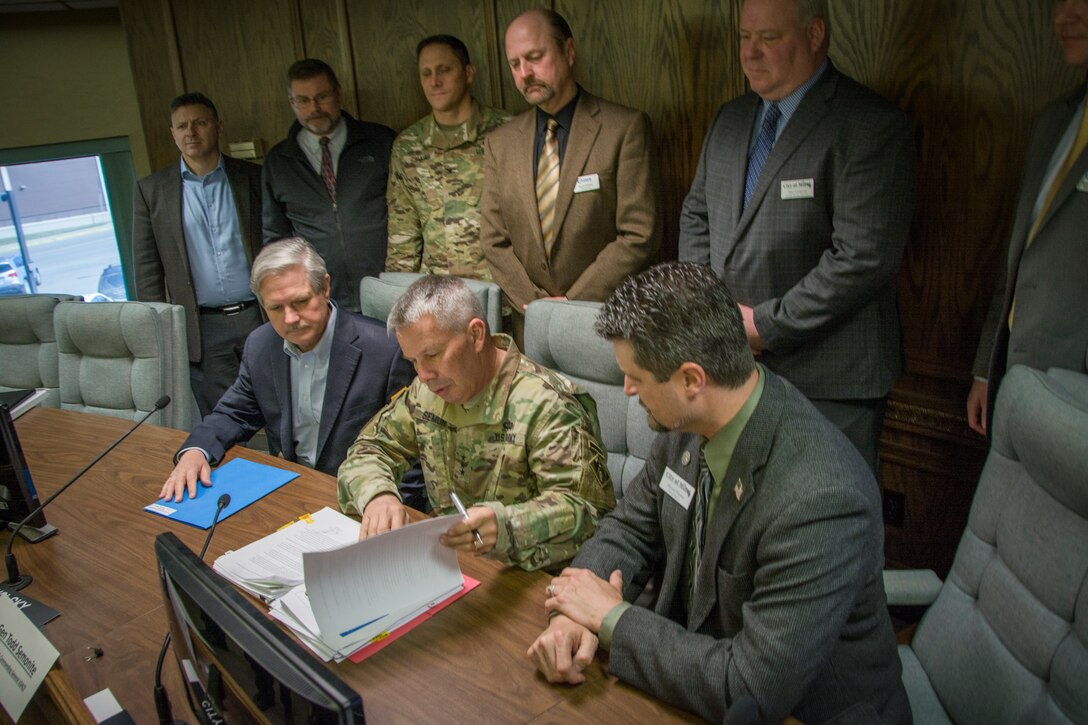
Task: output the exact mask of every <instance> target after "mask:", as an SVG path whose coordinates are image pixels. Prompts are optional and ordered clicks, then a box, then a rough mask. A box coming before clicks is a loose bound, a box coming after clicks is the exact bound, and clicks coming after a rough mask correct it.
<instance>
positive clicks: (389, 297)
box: [359, 272, 502, 332]
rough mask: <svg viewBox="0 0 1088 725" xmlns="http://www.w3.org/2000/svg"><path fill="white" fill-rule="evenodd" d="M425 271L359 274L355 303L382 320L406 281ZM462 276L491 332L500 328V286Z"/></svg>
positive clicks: (391, 307) (368, 315)
mask: <svg viewBox="0 0 1088 725" xmlns="http://www.w3.org/2000/svg"><path fill="white" fill-rule="evenodd" d="M423 276H425V275H422V274H416V273H414V272H382V273H381V275H380V276H378V277H363V279H362V281H361V282H359V305H360V309H361V310H362V313H363V314H364V315H366V316H367V317H373V318H374V319H376V320H381V321H382V322H385V321H386V320H387V319H389V311H390V310H392V309H393V303H395V302H396V301H397V300H398V299H399V298H400V296H401V295H402V294H404V290H405V288H407V287H408V285H410V284H412V283H413V282H415V281H416V280H417V279H419V278H420V277H423ZM461 279H464V281H465V283H466V284H467V285H468V288H469V289H470V290H472V291H473V292H475V293H476V297H477V298H478V299H479V300H480V304H481V305H482V306H483V308H484V315H485V318H486V320H487V324H488V326H489V327H490V328H491V331H492V332H500V331H502V290H500V289H499V286H498V285H497V284H495V283H494V282H483V281H481V280H478V279H465V278H464V277H462V278H461Z"/></svg>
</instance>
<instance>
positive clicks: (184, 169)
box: [178, 154, 227, 180]
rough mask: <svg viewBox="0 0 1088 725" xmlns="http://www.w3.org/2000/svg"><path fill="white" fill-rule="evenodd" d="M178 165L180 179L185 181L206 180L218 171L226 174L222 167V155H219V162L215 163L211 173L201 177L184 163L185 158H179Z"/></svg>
mask: <svg viewBox="0 0 1088 725" xmlns="http://www.w3.org/2000/svg"><path fill="white" fill-rule="evenodd" d="M178 163H179V164H180V165H181V178H182V179H187V180H197V179H207V178H208V177H210V176H211V175H212V174H214V173H216V172H219V171H222V172H223V173H224V174H225V173H227V170H226V169H225V168H224V167H223V154H219V160H218V161H217V162H216V164H215V168H214V169H212V170H211V171H209V172H208V173H206V174H204V175H203V176H201V175H200V174H198V173H196V172H195V171H193V170H192V169H190V168H189V165H188V164H187V163H185V157H184V156H181V157H179V161H178Z"/></svg>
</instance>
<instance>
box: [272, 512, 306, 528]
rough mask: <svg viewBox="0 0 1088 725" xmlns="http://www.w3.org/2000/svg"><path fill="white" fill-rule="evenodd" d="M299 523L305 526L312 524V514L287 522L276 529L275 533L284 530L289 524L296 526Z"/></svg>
mask: <svg viewBox="0 0 1088 725" xmlns="http://www.w3.org/2000/svg"><path fill="white" fill-rule="evenodd" d="M299 521H301V522H303V523H305V524H312V523H313V522H314V517H313V515H312V514H302V515H301V516H299V517H298V518H297V519H293V520H291V521H288V522H287V523H286V524H284V525H283V526H281V527H279V528H278V529H276V531H283V530H284V529H286V528H287V527H288V526H290V525H291V524H296V523H298V522H299Z"/></svg>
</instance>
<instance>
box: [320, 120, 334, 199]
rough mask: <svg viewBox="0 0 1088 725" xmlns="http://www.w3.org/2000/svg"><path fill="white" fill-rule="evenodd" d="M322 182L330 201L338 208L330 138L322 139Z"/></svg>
mask: <svg viewBox="0 0 1088 725" xmlns="http://www.w3.org/2000/svg"><path fill="white" fill-rule="evenodd" d="M321 180H322V181H324V182H325V191H327V192H329V201H331V202H332V205H333V206H336V174H335V173H334V172H333V170H332V152H331V151H330V150H329V137H328V136H322V137H321Z"/></svg>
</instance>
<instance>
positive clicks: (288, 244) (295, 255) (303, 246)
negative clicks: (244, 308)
mask: <svg viewBox="0 0 1088 725" xmlns="http://www.w3.org/2000/svg"><path fill="white" fill-rule="evenodd" d="M293 267H302V271H303V272H305V274H306V280H307V281H308V282H309V283H310V289H312V290H313V291H314V292H321V291H323V290H324V289H325V276H326V275H327V274H328V270H327V269H326V268H325V260H324V259H322V258H321V255H320V254H318V252H317V250H316V249H314V247H313V245H312V244H310V243H309V242H307V241H306V240H305V239H303V238H302V237H287V238H286V239H279V240H277V241H275V242H272V243H270V244H267V245H265V247H264V249H262V250H261V253H260V254H258V255H257V258H256V259H254V260H253V268H252V269H251V270H250V272H249V289H250V290H252V292H253V294H255V295H257V299H258V300H260V299H261V291H260V290H261V282H263V281H264V278H265V277H267V276H269V275H273V274H283V273H284V272H286V271H287V270H289V269H291V268H293ZM262 304H263V300H262Z"/></svg>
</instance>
